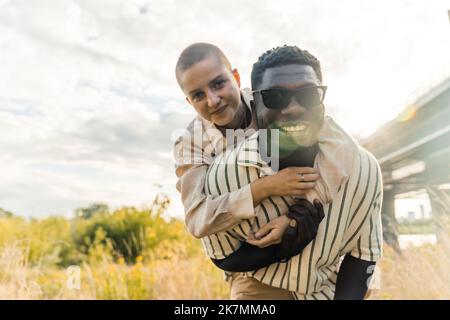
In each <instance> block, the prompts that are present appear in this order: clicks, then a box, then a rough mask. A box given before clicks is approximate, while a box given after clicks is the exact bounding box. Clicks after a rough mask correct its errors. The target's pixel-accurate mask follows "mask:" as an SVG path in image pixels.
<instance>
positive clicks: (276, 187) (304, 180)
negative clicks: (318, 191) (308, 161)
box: [250, 167, 319, 206]
mask: <svg viewBox="0 0 450 320" xmlns="http://www.w3.org/2000/svg"><path fill="white" fill-rule="evenodd" d="M317 178H319V174H318V172H317V170H316V169H314V168H310V167H288V168H285V169H283V170H281V171H279V172H277V173H276V174H274V175H272V176H266V177H263V178H260V179H258V180H255V181H253V182H252V183H251V184H250V187H251V190H252V196H253V205H254V206H256V205H258V204H259V203H260V202H261V201H262V200H264V199H266V198H268V197H270V196H301V195H304V194H305V193H307V192H308V191H309V190H310V189H312V188H314V187H315V186H316V180H317Z"/></svg>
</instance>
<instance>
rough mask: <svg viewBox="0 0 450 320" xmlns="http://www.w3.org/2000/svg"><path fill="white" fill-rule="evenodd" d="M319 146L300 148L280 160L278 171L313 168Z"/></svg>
mask: <svg viewBox="0 0 450 320" xmlns="http://www.w3.org/2000/svg"><path fill="white" fill-rule="evenodd" d="M318 151H319V145H318V144H317V143H316V144H314V145H312V146H310V147H301V148H299V149H297V150H295V151H294V152H293V153H291V154H289V155H288V156H286V157H284V158H280V162H279V165H280V170H282V169H284V168H287V167H314V161H315V159H316V155H317V152H318Z"/></svg>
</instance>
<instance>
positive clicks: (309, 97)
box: [253, 86, 327, 109]
mask: <svg viewBox="0 0 450 320" xmlns="http://www.w3.org/2000/svg"><path fill="white" fill-rule="evenodd" d="M326 91H327V87H326V86H310V87H304V88H300V89H296V90H289V89H266V90H255V91H253V93H260V94H261V97H262V100H263V102H264V105H265V106H266V107H267V108H269V109H284V108H286V107H287V106H288V105H289V104H290V103H291V100H292V97H294V98H295V100H296V101H297V102H298V103H299V104H300V105H301V106H303V107H305V108H312V107H315V106H318V105H319V104H321V103H322V102H323V99H324V98H325V92H326Z"/></svg>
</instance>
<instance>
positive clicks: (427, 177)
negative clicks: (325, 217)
mask: <svg viewBox="0 0 450 320" xmlns="http://www.w3.org/2000/svg"><path fill="white" fill-rule="evenodd" d="M361 144H362V145H363V146H364V147H365V148H366V149H367V150H369V151H370V152H371V153H372V154H373V155H374V156H375V157H376V158H377V159H378V161H379V163H380V166H381V169H382V172H383V181H384V197H383V207H382V214H383V222H384V224H385V227H386V228H383V229H384V235H385V239H386V241H387V242H388V243H389V240H391V241H394V242H396V241H397V238H396V232H395V227H396V223H397V222H396V219H395V206H394V200H395V196H396V195H399V194H403V193H408V192H412V191H418V190H425V191H426V192H427V193H428V195H429V198H430V202H431V207H432V211H433V215H435V214H438V213H445V212H448V211H449V208H448V205H449V203H448V199H450V192H449V191H450V78H448V79H447V80H445V81H443V82H442V83H441V84H440V85H438V86H436V87H434V88H433V89H431V90H430V91H429V92H428V93H426V94H425V95H423V96H422V97H420V98H419V99H418V100H417V101H416V102H415V103H413V104H412V105H410V106H408V107H407V108H406V109H405V110H404V111H403V112H402V113H401V114H400V115H399V116H398V117H397V118H396V119H394V120H392V121H390V122H388V123H386V124H385V125H383V126H382V127H381V128H379V129H378V130H377V131H376V132H375V133H374V134H372V135H371V136H369V137H368V138H366V139H364V140H363V141H361Z"/></svg>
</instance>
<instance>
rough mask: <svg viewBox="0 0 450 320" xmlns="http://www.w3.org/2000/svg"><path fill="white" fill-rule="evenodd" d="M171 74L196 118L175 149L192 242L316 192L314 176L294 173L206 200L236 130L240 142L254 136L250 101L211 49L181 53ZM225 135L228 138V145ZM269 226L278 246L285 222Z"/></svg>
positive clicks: (310, 172) (306, 172)
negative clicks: (286, 198)
mask: <svg viewBox="0 0 450 320" xmlns="http://www.w3.org/2000/svg"><path fill="white" fill-rule="evenodd" d="M175 73H176V78H177V81H178V83H179V85H180V87H181V89H182V90H183V93H184V94H185V95H186V100H187V101H188V103H189V104H191V105H192V106H193V107H194V109H195V110H196V112H197V113H198V115H199V116H198V117H196V118H195V119H194V120H193V121H192V122H191V123H190V125H189V126H188V128H187V130H186V134H185V135H183V136H182V137H180V139H178V140H177V141H176V143H175V147H174V156H175V163H176V174H177V176H178V177H179V180H178V182H177V189H178V190H179V191H180V193H181V196H182V201H183V204H184V207H185V214H186V215H185V221H186V225H187V228H188V230H189V231H190V232H191V233H192V234H193V235H194V236H195V237H197V238H201V237H204V236H207V235H210V234H213V233H216V232H219V231H223V230H227V229H228V228H230V227H232V226H234V225H236V224H238V223H239V222H240V221H241V220H243V219H248V218H252V217H254V216H255V213H254V207H255V206H256V205H257V204H258V203H259V202H260V201H261V200H262V199H265V198H268V197H269V196H271V195H288V194H290V195H302V194H304V193H305V192H306V190H308V189H310V188H312V187H313V186H314V181H315V180H316V179H317V177H318V174H317V172H316V170H314V169H312V168H295V167H294V168H289V169H286V170H282V171H280V172H279V173H278V174H276V175H273V176H271V177H266V178H265V179H259V180H257V181H254V182H252V183H250V184H248V185H246V186H245V187H243V188H242V189H239V190H235V191H233V192H230V193H227V194H222V195H220V196H217V197H212V196H208V195H206V194H205V191H204V182H205V176H206V171H207V170H208V166H209V164H211V163H212V161H213V160H214V158H215V157H216V155H218V154H220V153H221V152H223V150H224V148H225V147H226V146H227V145H229V144H230V143H233V142H234V140H235V138H236V134H235V130H236V131H237V135H239V134H240V133H241V134H242V135H243V136H245V135H248V134H251V133H253V132H255V128H256V118H255V116H254V112H253V110H252V108H251V106H250V101H251V99H252V95H251V93H250V92H249V91H247V90H245V89H244V90H242V91H241V90H240V89H239V87H240V77H239V73H238V71H237V69H232V68H231V64H230V62H229V61H228V59H227V58H226V56H225V55H224V53H223V52H222V51H221V50H220V49H219V48H217V47H216V46H214V45H212V44H208V43H195V44H192V45H190V46H188V47H187V48H186V49H184V50H183V52H182V53H181V55H180V57H179V59H178V61H177V64H176V70H175ZM227 129H231V130H228V132H230V131H231V133H232V135H231V137H228V138H229V139H228V140H227V139H226V138H225V136H226V131H227ZM237 138H239V137H237ZM230 140H231V142H230ZM241 140H242V136H241ZM299 174H302V175H303V177H304V179H303V181H300V180H299V179H298V175H299ZM273 226H274V230H276V231H277V232H276V233H277V237H276V238H274V239H272V241H273V242H277V241H280V238H281V235H282V233H283V232H282V231H284V228H285V227H286V221H285V220H282V219H279V220H276V221H274V223H273Z"/></svg>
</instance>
